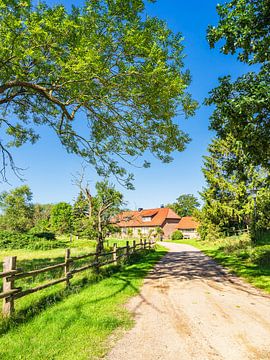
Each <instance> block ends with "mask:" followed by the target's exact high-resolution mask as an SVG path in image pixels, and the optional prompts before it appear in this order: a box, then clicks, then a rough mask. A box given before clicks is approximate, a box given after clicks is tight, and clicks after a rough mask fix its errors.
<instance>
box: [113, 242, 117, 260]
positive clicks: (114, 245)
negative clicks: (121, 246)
mask: <svg viewBox="0 0 270 360" xmlns="http://www.w3.org/2000/svg"><path fill="white" fill-rule="evenodd" d="M113 263H114V265H117V244H116V243H114V244H113Z"/></svg>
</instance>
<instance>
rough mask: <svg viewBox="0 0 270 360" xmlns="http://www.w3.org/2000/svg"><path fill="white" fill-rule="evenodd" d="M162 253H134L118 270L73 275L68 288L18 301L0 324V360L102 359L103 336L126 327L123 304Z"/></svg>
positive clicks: (129, 322) (105, 344)
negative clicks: (12, 313)
mask: <svg viewBox="0 0 270 360" xmlns="http://www.w3.org/2000/svg"><path fill="white" fill-rule="evenodd" d="M57 250H58V249H57ZM165 253H166V251H165V250H164V249H163V248H161V247H158V248H157V251H151V252H148V253H143V254H142V255H138V254H136V255H134V256H133V258H132V259H131V261H132V263H131V264H127V265H124V266H123V267H122V268H118V267H107V268H105V269H104V270H102V272H101V273H100V274H99V275H94V274H93V273H90V272H88V274H84V275H82V276H81V277H80V276H78V277H77V278H76V280H75V278H74V279H72V284H73V285H72V288H71V290H64V287H63V285H59V287H57V286H56V287H54V288H50V289H47V290H44V291H41V292H39V293H36V294H33V295H30V296H29V297H27V296H26V297H25V298H22V299H20V300H21V304H18V309H17V312H16V316H15V317H14V318H13V319H10V320H8V321H4V320H2V321H0V333H2V336H1V337H0V358H1V360H5V359H8V360H9V359H14V360H16V359H25V360H26V359H34V360H39V359H40V360H41V359H42V360H43V359H71V360H72V359H78V360H81V359H98V358H100V357H102V356H103V355H104V354H105V353H106V351H107V349H108V341H107V340H108V337H109V335H110V334H111V333H112V332H113V331H114V330H115V329H117V328H122V329H126V328H129V327H130V326H131V325H132V323H133V321H132V317H131V315H130V314H129V313H128V312H127V310H125V308H124V307H123V305H124V304H125V303H126V301H127V300H128V299H129V298H130V297H131V296H134V295H135V294H137V293H138V292H139V288H140V286H141V284H142V281H143V278H144V277H145V276H146V274H147V273H148V271H149V270H150V269H151V268H152V267H153V266H154V264H155V263H156V262H157V261H158V260H159V259H160V258H161V257H162V256H163V255H164V254H165ZM52 289H53V290H52ZM41 293H43V295H42V297H41V298H36V296H37V295H38V294H41ZM19 302H20V301H18V303H19Z"/></svg>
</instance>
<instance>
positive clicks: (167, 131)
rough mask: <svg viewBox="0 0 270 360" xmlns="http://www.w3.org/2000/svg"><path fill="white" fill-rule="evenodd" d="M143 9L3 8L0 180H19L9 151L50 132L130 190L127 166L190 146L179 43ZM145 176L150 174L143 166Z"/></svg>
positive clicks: (96, 4)
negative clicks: (9, 172)
mask: <svg viewBox="0 0 270 360" xmlns="http://www.w3.org/2000/svg"><path fill="white" fill-rule="evenodd" d="M144 9H145V8H144V1H142V0H130V1H120V0H116V1H110V0H95V1H93V0H92V1H87V2H86V3H85V5H84V6H83V7H82V8H77V7H73V9H72V11H71V12H70V13H69V12H67V10H66V9H65V7H64V6H63V5H58V6H54V7H52V8H51V7H49V6H47V5H45V4H44V3H41V4H40V5H39V6H37V7H34V6H33V5H32V3H31V0H21V1H15V0H0V24H1V25H0V54H1V59H0V66H1V72H0V126H1V128H2V131H5V132H6V133H7V134H8V136H9V137H10V141H9V142H8V143H5V142H3V141H1V142H0V151H1V152H2V158H3V161H2V171H1V173H2V177H3V178H4V179H5V178H6V167H7V166H8V165H11V167H12V168H13V170H15V171H16V165H15V164H14V162H13V158H12V154H11V153H10V150H9V147H11V146H16V147H19V146H21V145H23V144H24V143H26V142H31V143H35V142H36V141H37V140H38V138H39V131H38V125H42V124H45V125H47V126H49V127H51V128H52V129H53V130H54V131H55V132H56V134H57V135H58V137H59V139H60V141H61V143H62V145H63V146H64V147H65V148H66V149H67V151H68V152H72V153H75V154H77V155H79V156H81V157H83V158H84V159H85V160H86V161H88V162H89V163H90V164H92V165H94V167H95V168H96V170H97V172H98V174H99V175H101V176H104V175H108V174H114V175H115V176H116V177H117V178H118V179H119V181H124V183H125V185H126V186H128V187H132V183H131V180H132V176H131V175H129V174H128V173H127V171H126V170H125V168H124V164H126V163H129V164H132V165H134V163H135V164H136V162H135V160H136V159H137V158H138V157H140V156H143V155H144V153H145V151H146V150H148V151H150V152H151V153H153V154H154V155H155V156H156V157H157V158H159V159H160V160H162V161H163V162H169V161H171V160H172V157H171V155H170V154H171V153H172V152H173V151H175V150H178V151H182V150H184V148H185V144H186V143H187V142H188V141H189V137H188V135H187V134H186V133H184V132H183V131H181V130H180V129H179V128H178V126H177V125H176V124H175V123H174V122H173V118H174V117H175V116H176V115H177V114H179V113H182V114H184V115H185V116H189V115H192V114H193V113H194V110H195V108H196V102H194V101H193V100H192V99H191V96H190V95H189V94H188V93H187V92H186V88H187V86H188V85H189V83H190V74H189V72H188V71H185V70H184V69H183V45H182V40H183V38H182V36H181V34H174V33H173V32H172V31H171V30H170V29H168V27H167V25H166V24H165V23H164V21H162V20H159V19H158V18H155V17H149V16H147V17H145V16H144V15H142V12H143V11H144ZM143 165H144V166H145V167H147V166H149V163H148V162H146V161H145V162H144V164H143Z"/></svg>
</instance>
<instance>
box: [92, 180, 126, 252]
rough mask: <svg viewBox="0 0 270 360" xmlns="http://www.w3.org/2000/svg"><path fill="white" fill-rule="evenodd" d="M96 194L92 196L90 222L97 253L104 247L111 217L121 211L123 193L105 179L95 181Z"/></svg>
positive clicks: (111, 228)
mask: <svg viewBox="0 0 270 360" xmlns="http://www.w3.org/2000/svg"><path fill="white" fill-rule="evenodd" d="M96 192H97V193H96V196H95V197H94V198H93V212H92V224H93V230H94V231H93V232H94V235H95V239H96V240H97V253H101V252H102V251H103V249H104V240H105V237H106V236H107V235H108V234H109V233H110V232H111V230H113V227H114V226H113V225H112V223H111V222H112V219H113V218H115V216H116V215H117V214H119V213H120V211H121V206H122V205H123V203H124V202H123V195H122V194H121V193H120V192H119V191H117V190H116V189H115V187H114V186H113V185H111V184H109V183H108V181H107V180H105V181H100V182H97V183H96Z"/></svg>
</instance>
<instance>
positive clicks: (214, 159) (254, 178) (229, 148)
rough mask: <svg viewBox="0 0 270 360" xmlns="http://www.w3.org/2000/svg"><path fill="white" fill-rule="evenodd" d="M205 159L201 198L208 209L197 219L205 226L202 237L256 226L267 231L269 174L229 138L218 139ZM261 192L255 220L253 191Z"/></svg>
mask: <svg viewBox="0 0 270 360" xmlns="http://www.w3.org/2000/svg"><path fill="white" fill-rule="evenodd" d="M208 152H209V154H208V155H207V156H205V157H204V167H203V173H204V176H205V180H206V187H205V188H204V190H203V192H202V193H201V196H202V198H203V200H204V206H203V208H202V211H201V212H198V213H197V217H198V218H199V220H200V223H201V228H200V231H201V236H202V237H203V238H205V237H207V236H208V237H209V236H211V235H212V232H213V231H214V233H215V235H218V233H220V232H224V231H226V232H230V231H232V230H233V229H243V228H246V226H247V225H253V224H254V221H256V226H257V228H262V229H265V228H267V226H269V223H268V225H267V221H268V220H269V215H268V206H269V199H270V190H269V172H267V171H266V170H265V169H263V168H262V167H255V166H254V165H252V164H250V160H249V156H248V155H246V153H245V151H244V149H243V144H242V143H241V142H240V141H239V140H237V139H235V138H234V137H233V136H232V135H228V136H227V138H226V139H220V138H216V139H214V140H213V142H212V143H211V144H210V146H209V148H208ZM254 189H256V190H257V214H256V219H255V218H254V215H255V213H254V210H255V209H254V201H253V199H252V196H251V193H252V190H254Z"/></svg>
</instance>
